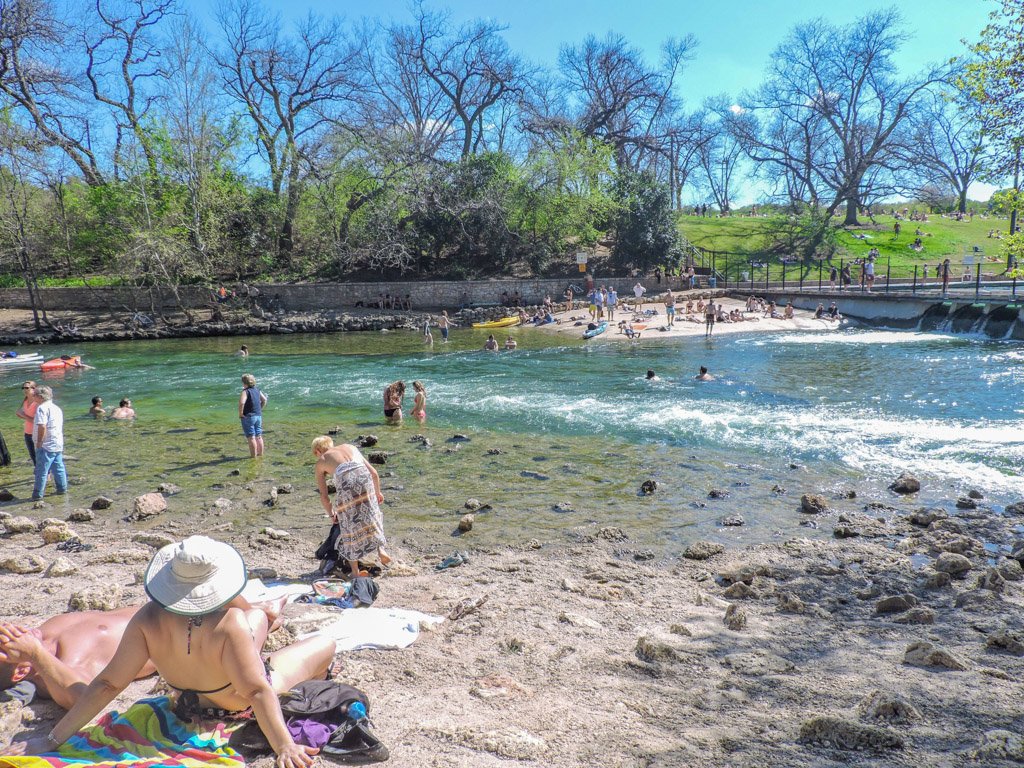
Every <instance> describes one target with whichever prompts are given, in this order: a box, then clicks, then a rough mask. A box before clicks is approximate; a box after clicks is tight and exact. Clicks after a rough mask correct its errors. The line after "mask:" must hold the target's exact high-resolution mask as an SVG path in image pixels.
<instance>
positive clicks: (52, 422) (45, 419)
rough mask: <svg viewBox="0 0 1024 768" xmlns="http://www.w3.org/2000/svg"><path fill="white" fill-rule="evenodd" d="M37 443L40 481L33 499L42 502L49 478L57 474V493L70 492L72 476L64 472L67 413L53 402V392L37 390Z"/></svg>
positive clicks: (33, 490)
mask: <svg viewBox="0 0 1024 768" xmlns="http://www.w3.org/2000/svg"><path fill="white" fill-rule="evenodd" d="M35 396H36V402H37V403H38V404H39V407H38V408H36V416H35V421H34V422H33V440H34V442H35V445H36V482H35V486H34V487H33V488H32V500H33V501H39V500H40V499H42V498H43V491H45V490H46V477H47V475H49V474H50V473H51V472H52V473H53V482H54V484H55V485H56V486H57V493H67V492H68V475H67V471H66V470H65V469H64V412H63V411H62V410H61V409H60V408H58V407H57V404H56V403H55V402H53V390H52V389H50V388H49V387H36V395H35Z"/></svg>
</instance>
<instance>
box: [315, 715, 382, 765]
mask: <svg viewBox="0 0 1024 768" xmlns="http://www.w3.org/2000/svg"><path fill="white" fill-rule="evenodd" d="M320 751H321V753H322V754H323V756H324V757H326V758H327V759H328V760H330V761H331V762H333V763H342V764H344V765H368V764H370V763H383V762H384V761H385V760H387V759H388V757H390V754H389V753H388V748H387V747H385V746H384V745H383V744H382V743H381V741H380V739H378V738H377V735H376V734H375V733H374V732H373V727H372V725H371V724H370V721H369V720H368V719H367V718H365V717H364V718H362V719H361V720H357V721H355V722H352V721H348V722H346V723H342V724H341V726H339V727H338V730H337V731H335V732H334V735H332V736H331V740H330V741H328V742H327V743H326V744H324V746H323V748H322V749H321V750H320Z"/></svg>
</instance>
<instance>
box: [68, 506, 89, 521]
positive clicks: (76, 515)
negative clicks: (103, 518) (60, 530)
mask: <svg viewBox="0 0 1024 768" xmlns="http://www.w3.org/2000/svg"><path fill="white" fill-rule="evenodd" d="M95 519H96V513H95V512H93V511H92V510H91V509H73V510H71V514H70V515H68V522H69V523H88V522H91V521H93V520H95Z"/></svg>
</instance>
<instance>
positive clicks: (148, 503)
mask: <svg viewBox="0 0 1024 768" xmlns="http://www.w3.org/2000/svg"><path fill="white" fill-rule="evenodd" d="M166 510H167V499H165V498H164V497H163V496H162V495H161V494H159V493H144V494H142V495H141V496H136V497H135V501H134V502H133V503H132V513H131V514H130V515H128V517H127V519H128V520H133V521H135V520H146V519H147V518H150V517H156V516H157V515H159V514H162V513H163V512H165V511H166Z"/></svg>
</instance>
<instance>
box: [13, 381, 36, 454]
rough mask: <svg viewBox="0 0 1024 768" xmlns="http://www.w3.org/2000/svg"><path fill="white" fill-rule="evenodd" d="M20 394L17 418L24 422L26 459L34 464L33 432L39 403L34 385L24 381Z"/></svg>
mask: <svg viewBox="0 0 1024 768" xmlns="http://www.w3.org/2000/svg"><path fill="white" fill-rule="evenodd" d="M21 393H22V397H23V398H24V399H23V400H22V401H21V407H20V408H19V409H18V418H19V419H21V420H22V421H24V422H25V447H26V448H28V457H29V458H30V459H32V463H33V464H35V463H36V442H35V437H34V434H33V433H34V432H35V418H36V408H38V407H39V403H37V402H36V383H35V382H34V381H26V382H25V383H24V384H22V385H21Z"/></svg>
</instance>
